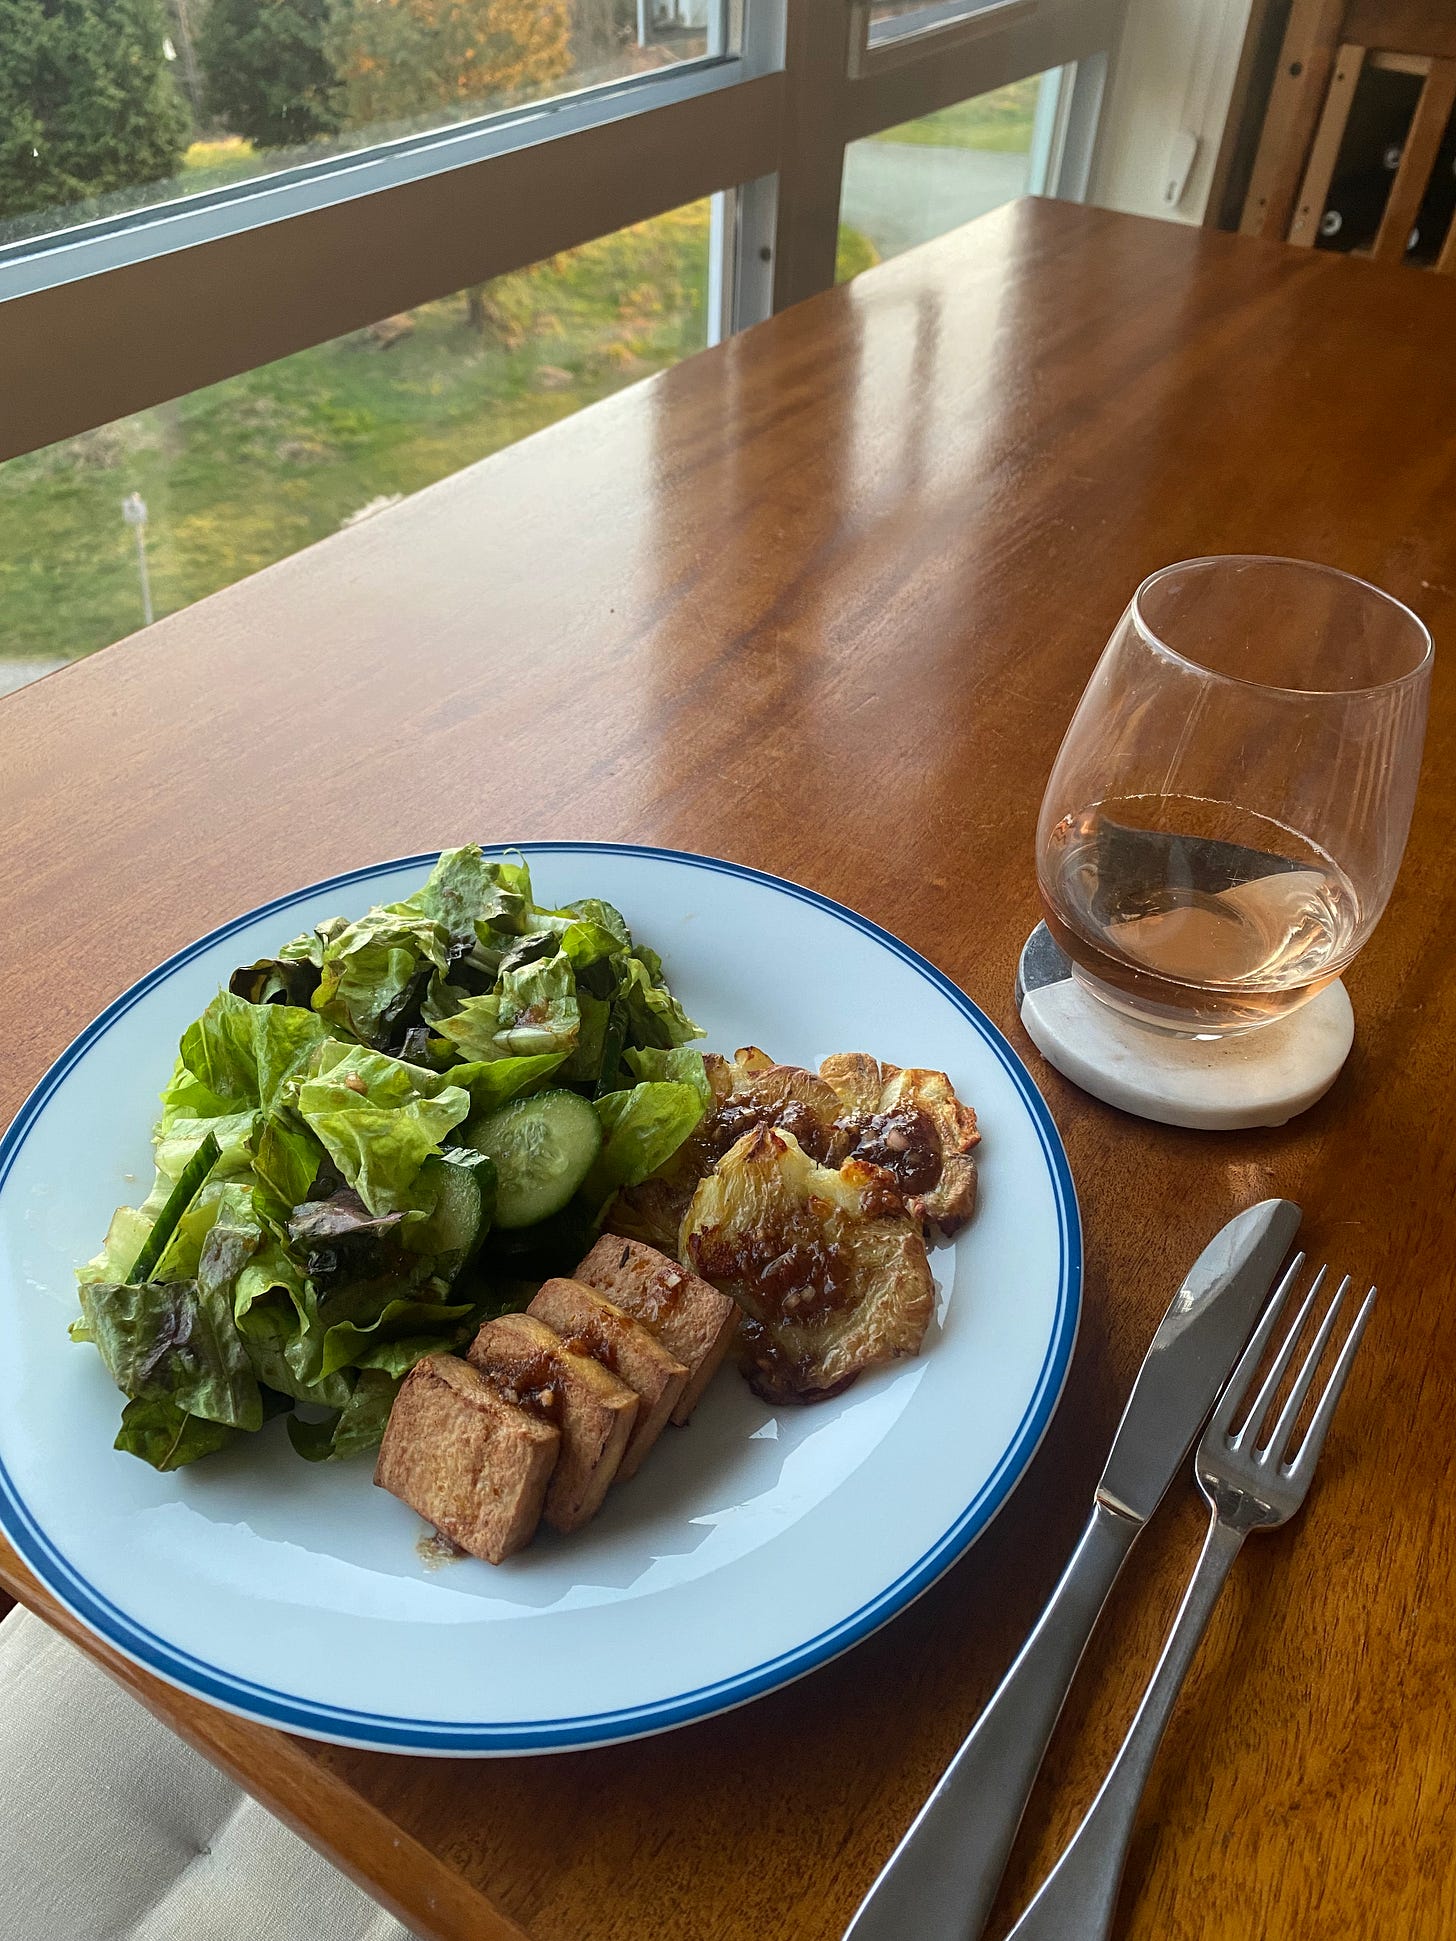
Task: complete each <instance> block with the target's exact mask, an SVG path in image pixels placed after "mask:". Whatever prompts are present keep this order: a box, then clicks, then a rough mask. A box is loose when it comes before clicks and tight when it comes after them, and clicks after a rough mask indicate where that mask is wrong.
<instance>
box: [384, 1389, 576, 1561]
mask: <svg viewBox="0 0 1456 1941" xmlns="http://www.w3.org/2000/svg"><path fill="white" fill-rule="evenodd" d="M560 1447H561V1434H560V1431H559V1430H558V1429H557V1428H556V1426H555V1424H554V1423H551V1422H547V1421H544V1420H542V1419H541V1418H540V1417H539V1416H536V1415H532V1414H529V1413H528V1412H527V1411H526V1410H525V1409H520V1408H515V1407H513V1406H512V1405H511V1403H509V1402H507V1401H506V1400H505V1399H504V1397H503V1396H502V1395H501V1394H500V1391H499V1390H498V1389H496V1388H495V1387H494V1386H493V1385H492V1384H491V1383H490V1382H488V1381H487V1380H486V1379H485V1377H484V1376H483V1375H480V1374H478V1373H477V1372H476V1370H475V1369H473V1368H470V1367H467V1365H466V1364H465V1363H464V1362H463V1361H459V1360H457V1358H456V1357H455V1356H454V1355H427V1356H426V1357H425V1359H424V1360H423V1361H417V1362H416V1363H415V1365H414V1367H413V1368H412V1369H411V1370H410V1372H409V1373H408V1375H406V1376H405V1378H404V1381H403V1383H402V1384H401V1387H400V1391H399V1394H398V1395H397V1396H396V1397H395V1398H394V1407H393V1408H392V1409H391V1410H390V1412H389V1422H388V1424H387V1426H386V1428H385V1431H384V1440H383V1442H382V1443H381V1444H380V1448H379V1461H378V1463H377V1465H376V1467H375V1471H374V1480H375V1482H376V1483H377V1484H378V1485H379V1487H380V1488H381V1489H387V1490H389V1491H390V1493H391V1494H392V1495H394V1496H397V1497H399V1498H400V1499H401V1501H402V1502H405V1503H408V1504H409V1506H410V1508H411V1509H412V1510H418V1511H419V1513H420V1515H421V1516H422V1517H424V1519H425V1521H426V1522H427V1523H433V1524H434V1526H435V1528H436V1529H437V1530H440V1531H442V1532H443V1533H444V1535H445V1536H447V1537H449V1538H450V1540H451V1542H452V1543H458V1544H459V1545H460V1548H461V1549H462V1550H468V1551H469V1552H470V1554H471V1555H472V1556H474V1557H483V1558H484V1559H485V1561H486V1562H487V1563H492V1564H498V1563H500V1562H501V1561H502V1560H503V1559H504V1558H506V1557H509V1556H510V1555H511V1553H512V1551H515V1550H520V1549H521V1548H522V1547H523V1546H524V1545H525V1544H528V1543H529V1542H530V1541H531V1538H532V1536H533V1535H534V1534H535V1530H536V1525H537V1523H538V1522H539V1520H540V1516H541V1509H542V1505H543V1503H544V1502H545V1498H546V1491H547V1487H548V1485H549V1483H550V1480H551V1472H552V1470H553V1469H554V1468H555V1466H556V1457H557V1452H558V1451H559V1449H560Z"/></svg>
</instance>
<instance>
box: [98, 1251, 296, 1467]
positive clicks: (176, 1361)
mask: <svg viewBox="0 0 1456 1941" xmlns="http://www.w3.org/2000/svg"><path fill="white" fill-rule="evenodd" d="M209 1245H211V1241H210V1242H209ZM207 1253H208V1250H206V1249H205V1250H204V1263H203V1269H204V1271H206V1270H207V1269H208V1267H209V1261H208V1258H207ZM81 1304H82V1307H83V1309H84V1311H85V1315H86V1322H87V1326H88V1328H89V1329H90V1333H91V1338H92V1340H93V1341H94V1342H95V1343H96V1346H97V1349H98V1350H99V1352H100V1355H101V1358H102V1360H103V1361H104V1362H105V1363H106V1366H107V1369H108V1370H109V1372H110V1374H111V1378H112V1380H113V1381H114V1382H115V1383H116V1385H117V1387H118V1388H119V1389H120V1390H121V1391H122V1393H123V1394H124V1395H127V1396H129V1397H130V1398H131V1399H132V1400H133V1401H167V1402H171V1403H173V1404H175V1406H176V1407H177V1408H178V1409H180V1410H182V1411H183V1412H184V1413H186V1414H188V1415H198V1416H202V1417H204V1418H205V1419H206V1420H207V1421H209V1422H218V1423H221V1424H223V1425H224V1426H225V1427H228V1428H233V1429H258V1428H261V1427H262V1424H263V1404H262V1398H261V1396H260V1395H259V1393H258V1383H257V1379H256V1377H255V1376H254V1373H253V1368H252V1364H251V1363H250V1361H249V1360H248V1355H247V1350H246V1348H245V1346H244V1344H243V1340H242V1337H241V1336H240V1335H239V1333H238V1330H237V1326H236V1323H235V1322H234V1320H233V1315H232V1306H231V1302H230V1300H229V1298H228V1297H227V1295H226V1294H221V1293H219V1291H218V1289H217V1288H216V1286H213V1285H208V1284H204V1283H202V1282H200V1281H145V1282H141V1283H139V1284H137V1285H131V1284H128V1283H115V1282H112V1283H108V1282H105V1281H91V1282H88V1283H87V1284H86V1285H85V1286H83V1288H82V1289H81Z"/></svg>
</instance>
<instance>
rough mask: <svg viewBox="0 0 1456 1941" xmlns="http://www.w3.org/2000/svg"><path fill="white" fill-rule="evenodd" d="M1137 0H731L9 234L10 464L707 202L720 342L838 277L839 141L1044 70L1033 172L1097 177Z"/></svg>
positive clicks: (0, 277) (1, 440)
mask: <svg viewBox="0 0 1456 1941" xmlns="http://www.w3.org/2000/svg"><path fill="white" fill-rule="evenodd" d="M1125 4H1126V0H981V4H979V5H977V4H976V0H946V4H944V5H941V4H928V5H927V7H926V8H924V9H921V10H920V11H919V12H918V13H916V14H911V15H906V16H903V17H902V18H901V19H900V20H898V21H895V22H888V23H883V28H884V31H881V28H880V27H879V26H874V25H873V24H872V23H871V21H870V18H869V5H868V0H742V13H741V16H740V15H739V13H738V12H737V6H738V0H727V3H726V5H725V10H724V11H723V12H722V13H721V14H720V15H719V19H720V21H721V22H722V23H723V31H722V36H721V38H722V41H723V45H721V46H716V47H715V48H714V49H713V51H710V53H709V54H708V55H707V56H706V57H704V58H703V59H700V60H696V61H691V62H684V63H682V64H681V65H680V66H679V67H675V68H665V69H662V70H660V71H657V72H654V73H652V74H647V75H641V76H635V77H633V78H632V79H630V80H627V81H623V82H617V83H608V84H606V85H604V86H601V87H596V88H590V89H584V90H582V91H580V92H579V93H576V94H570V95H565V96H562V97H559V98H557V99H554V100H550V101H545V102H539V103H533V104H531V105H529V106H527V107H524V108H520V109H514V110H510V111H507V112H505V113H501V114H495V115H487V116H481V117H479V118H478V119H476V120H473V121H470V122H466V123H463V124H460V125H459V126H455V127H450V128H446V129H442V130H438V131H433V132H430V133H427V134H422V135H413V136H408V137H405V138H404V139H402V140H399V141H394V142H387V143H381V144H379V145H377V146H375V147H371V148H366V149H361V150H360V151H358V152H357V153H354V154H347V155H342V156H336V157H330V158H326V159H322V160H320V161H318V162H314V163H308V164H305V165H303V166H302V167H298V168H291V169H287V170H283V171H281V172H279V173H276V174H273V175H266V176H261V177H259V178H257V179H256V180H254V181H250V182H245V183H240V184H236V185H233V186H231V187H229V188H225V189H220V190H214V191H211V192H209V193H205V194H202V195H198V196H193V197H189V198H187V199H186V200H184V201H181V202H176V203H171V204H164V205H162V206H160V207H156V208H151V209H143V210H139V211H137V212H135V213H134V214H131V215H124V216H115V217H110V218H106V219H103V220H100V221H97V222H92V223H88V224H83V225H79V226H78V227H76V228H74V229H70V230H65V231H62V232H60V233H59V234H56V235H53V236H48V237H38V238H32V239H29V240H26V241H23V242H19V243H14V244H11V245H9V246H6V247H3V248H0V459H3V458H6V457H11V456H14V455H15V454H17V453H20V452H25V451H30V450H33V449H36V448H37V447H39V446H43V445H48V444H52V443H54V442H55V441H57V440H58V439H61V438H66V437H71V436H74V435H75V434H77V433H78V432H82V431H86V430H89V429H91V428H92V427H94V426H96V425H100V424H105V423H108V422H109V421H111V420H113V419H116V418H120V417H124V416H126V415H128V414H129V413H131V412H134V411H138V410H141V409H143V408H145V407H146V406H149V405H153V404H158V403H160V402H162V401H163V400H165V399H167V398H172V397H178V396H181V395H183V394H184V393H186V392H189V391H193V390H196V389H198V388H199V387H201V386H203V385H207V384H213V383H216V382H218V381H219V380H220V379H223V378H226V377H230V376H233V375H235V374H236V373H238V372H240V371H243V370H248V369H252V368H254V367H255V366H257V365H260V364H265V363H270V362H272V361H273V360H274V359H276V358H279V357H284V356H287V355H289V354H290V353H291V352H294V351H298V350H303V349H306V348H308V347H309V346H310V345H313V344H318V343H322V342H324V341H326V340H328V339H329V338H332V337H336V336H339V335H342V334H343V333H344V332H346V331H350V330H355V329H358V328H361V327H362V326H363V325H365V324H367V323H370V322H373V321H375V320H376V319H378V318H380V317H384V316H389V315H393V314H394V313H396V312H398V311H401V310H406V309H410V308H412V307H414V306H415V305H417V304H421V303H425V302H429V301H431V300H433V299H436V298H439V297H443V296H448V295H450V294H452V293H453V292H455V291H457V290H460V289H464V288H466V287H468V286H470V285H473V284H477V283H482V282H485V281H487V280H488V279H490V278H491V277H494V276H499V275H501V274H503V273H505V272H506V271H509V270H513V269H519V268H521V267H523V266H524V265H525V264H527V263H532V262H538V261H540V260H541V259H543V258H544V257H547V256H550V255H554V254H555V253H556V252H558V251H560V250H564V249H570V248H573V247H575V246H576V245H578V244H580V243H583V242H587V241H590V240H591V239H592V238H593V237H597V236H602V235H606V234H610V233H611V232H612V231H614V230H617V229H621V228H623V227H625V226H626V225H627V224H629V223H634V222H640V221H643V220H645V219H647V218H649V217H651V216H655V215H660V214H662V213H664V212H665V211H667V210H669V209H673V208H677V207H679V206H681V205H682V204H684V203H688V202H693V201H696V200H698V199H700V198H702V197H706V196H713V197H714V218H713V240H714V243H715V245H716V247H715V249H714V256H713V261H714V270H713V275H712V279H711V285H712V287H711V289H710V292H709V299H710V301H709V339H710V341H717V340H718V339H719V338H721V337H722V336H725V335H727V334H728V333H729V332H730V331H732V330H735V329H741V328H743V327H744V326H745V325H747V324H750V323H753V322H757V321H758V320H759V319H760V318H762V317H764V316H766V315H768V314H769V312H770V310H772V309H779V308H782V307H783V306H784V305H785V304H787V303H791V302H795V301H798V300H799V299H800V298H802V297H805V296H810V295H813V294H815V293H816V292H818V291H820V290H823V289H827V288H828V287H829V286H830V284H831V283H832V282H833V278H834V256H835V243H836V237H837V231H838V218H839V198H840V188H841V184H842V179H843V170H844V150H845V147H846V145H847V144H848V143H849V142H851V141H856V140H859V139H862V138H863V137H864V136H866V135H871V134H875V133H878V132H879V131H880V130H882V129H884V128H891V127H895V126H897V125H898V124H900V123H902V122H905V121H910V120H913V119H915V118H917V117H918V116H920V115H923V114H928V113H930V112H931V111H932V110H934V109H936V108H941V107H947V106H949V105H951V104H952V103H954V102H957V101H962V100H965V99H967V98H968V97H970V96H972V95H976V94H982V93H985V92H987V91H988V90H990V89H992V88H996V87H1000V86H1002V85H1004V84H1005V83H1006V82H1008V81H1014V80H1019V79H1022V78H1023V77H1024V76H1026V75H1029V74H1036V73H1041V72H1044V71H1046V70H1048V69H1058V70H1060V80H1059V84H1058V85H1057V86H1056V87H1055V88H1054V89H1051V90H1044V91H1043V92H1044V95H1045V96H1046V98H1047V103H1048V106H1047V108H1046V112H1045V113H1044V114H1043V116H1042V117H1041V118H1040V119H1039V122H1038V128H1037V134H1036V138H1035V141H1034V146H1033V156H1032V186H1033V188H1034V189H1035V190H1038V191H1041V192H1049V193H1062V194H1079V193H1084V192H1085V185H1086V179H1087V173H1088V167H1089V165H1090V158H1091V150H1092V143H1093V140H1094V138H1095V132H1096V125H1097V112H1098V108H1099V105H1100V102H1101V99H1102V94H1103V89H1104V85H1105V75H1106V70H1107V59H1108V55H1109V52H1110V51H1111V50H1113V49H1115V46H1116V41H1117V36H1118V32H1119V28H1120V23H1121V18H1122V14H1123V11H1124V7H1125ZM930 16H934V17H933V18H931V17H930Z"/></svg>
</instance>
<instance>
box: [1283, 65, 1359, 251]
mask: <svg viewBox="0 0 1456 1941" xmlns="http://www.w3.org/2000/svg"><path fill="white" fill-rule="evenodd" d="M1364 65H1365V49H1364V48H1363V47H1356V46H1355V45H1354V44H1353V43H1352V42H1350V41H1346V42H1345V43H1344V45H1343V46H1342V47H1341V48H1340V51H1339V53H1338V54H1337V55H1336V56H1335V70H1334V73H1333V74H1331V76H1330V85H1329V87H1328V88H1327V89H1326V90H1325V105H1324V108H1323V110H1322V112H1321V114H1320V118H1319V127H1318V128H1317V129H1316V130H1315V136H1314V146H1313V148H1311V149H1310V151H1309V161H1308V163H1307V164H1306V165H1305V171H1304V180H1303V182H1302V183H1301V184H1300V187H1299V197H1298V200H1297V201H1296V202H1295V205H1294V219H1293V221H1292V222H1291V223H1290V225H1289V238H1288V240H1289V241H1290V242H1291V243H1298V244H1300V245H1301V246H1302V247H1303V248H1306V249H1307V248H1308V247H1309V246H1310V244H1311V243H1313V241H1314V239H1315V237H1316V236H1317V235H1318V234H1319V224H1320V217H1321V216H1322V215H1323V214H1324V212H1325V203H1326V201H1327V200H1328V199H1329V193H1330V183H1331V181H1332V180H1333V179H1334V173H1335V163H1336V162H1338V161H1339V159H1340V144H1341V143H1342V142H1343V141H1344V139H1345V124H1346V123H1347V122H1348V121H1349V119H1350V107H1351V104H1352V102H1353V101H1354V99H1355V89H1356V88H1357V87H1358V85H1359V82H1360V70H1361V69H1362V68H1363V67H1364Z"/></svg>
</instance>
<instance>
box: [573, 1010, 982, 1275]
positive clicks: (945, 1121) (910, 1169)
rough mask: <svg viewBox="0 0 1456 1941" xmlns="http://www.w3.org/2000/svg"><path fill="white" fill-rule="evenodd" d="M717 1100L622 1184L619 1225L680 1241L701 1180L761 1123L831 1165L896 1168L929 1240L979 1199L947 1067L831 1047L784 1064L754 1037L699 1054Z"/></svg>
mask: <svg viewBox="0 0 1456 1941" xmlns="http://www.w3.org/2000/svg"><path fill="white" fill-rule="evenodd" d="M703 1062H704V1065H705V1066H706V1068H707V1073H708V1082H709V1084H710V1085H711V1086H712V1088H713V1104H712V1105H711V1106H710V1107H709V1109H708V1111H707V1112H706V1113H705V1114H704V1117H703V1120H702V1122H701V1124H700V1125H699V1126H698V1128H697V1130H696V1131H695V1132H694V1133H693V1135H692V1136H691V1138H689V1139H688V1140H686V1141H685V1143H684V1144H683V1145H682V1146H680V1147H679V1148H678V1150H677V1152H676V1153H675V1154H674V1155H673V1157H672V1159H671V1161H670V1162H669V1163H668V1165H667V1166H666V1167H664V1168H663V1170H662V1171H661V1172H660V1173H657V1174H655V1175H654V1176H653V1178H651V1179H649V1180H645V1181H643V1183H642V1184H641V1185H640V1186H634V1187H632V1188H630V1189H629V1190H628V1191H627V1192H625V1193H622V1194H620V1195H619V1196H618V1198H617V1200H616V1202H615V1204H614V1206H613V1208H612V1212H611V1216H610V1218H609V1220H608V1226H609V1228H610V1230H611V1231H612V1232H613V1233H620V1234H623V1235H625V1236H626V1237H627V1238H629V1239H633V1240H643V1241H646V1242H647V1243H648V1244H649V1245H650V1246H654V1247H661V1248H664V1249H666V1250H668V1251H669V1252H670V1251H672V1250H673V1249H675V1247H676V1245H677V1240H678V1234H679V1230H680V1228H681V1225H682V1219H683V1215H684V1213H685V1212H686V1210H687V1206H688V1202H689V1201H690V1200H691V1199H692V1196H693V1192H694V1190H695V1188H696V1187H697V1184H698V1182H699V1180H701V1179H703V1178H704V1177H705V1176H706V1175H707V1174H709V1173H710V1172H711V1171H712V1169H713V1167H714V1166H715V1165H716V1164H717V1162H718V1161H719V1160H720V1159H721V1158H722V1156H723V1155H724V1153H726V1152H727V1151H728V1149H729V1148H730V1147H731V1146H733V1145H734V1144H736V1142H737V1141H738V1140H739V1139H741V1138H742V1137H743V1135H744V1134H745V1133H746V1132H749V1131H752V1130H753V1129H754V1128H755V1127H757V1126H772V1127H774V1128H775V1129H776V1130H778V1131H781V1132H788V1133H791V1134H792V1135H793V1137H794V1139H795V1140H796V1142H797V1143H798V1145H799V1146H800V1147H801V1148H802V1149H803V1150H804V1151H805V1152H806V1153H808V1155H809V1157H810V1158H811V1159H814V1160H817V1161H818V1162H819V1163H820V1164H822V1165H825V1166H830V1167H835V1166H839V1165H841V1164H842V1163H843V1162H844V1161H845V1160H846V1159H849V1158H856V1159H863V1160H865V1161H867V1162H868V1163H869V1164H870V1165H873V1166H878V1167H880V1168H882V1169H883V1170H884V1171H886V1172H888V1173H889V1174H891V1175H892V1177H893V1178H894V1181H895V1184H896V1186H897V1188H898V1189H899V1191H900V1194H901V1196H902V1198H903V1199H904V1201H905V1204H906V1206H907V1207H908V1209H909V1211H910V1212H911V1214H912V1215H913V1216H914V1217H915V1218H916V1219H917V1220H919V1221H920V1222H921V1224H922V1226H923V1227H924V1229H925V1232H926V1235H927V1237H928V1238H930V1239H932V1240H937V1241H941V1240H950V1239H952V1238H954V1236H955V1235H956V1234H957V1233H959V1232H960V1230H961V1228H962V1227H963V1226H964V1225H965V1224H966V1222H967V1221H968V1220H969V1219H970V1217H971V1214H972V1213H973V1212H974V1211H975V1205H976V1162H975V1160H974V1159H973V1158H972V1157H971V1155H972V1153H973V1152H974V1150H975V1148H976V1146H977V1145H978V1144H979V1143H980V1137H981V1135H980V1133H979V1132H978V1131H977V1130H976V1115H975V1113H974V1112H973V1111H972V1110H971V1109H970V1107H969V1106H966V1105H962V1104H961V1102H960V1100H959V1099H958V1098H957V1097H956V1095H955V1089H954V1087H953V1086H952V1085H951V1082H950V1080H949V1079H948V1078H947V1077H946V1075H945V1073H944V1072H935V1071H926V1070H922V1069H920V1068H918V1067H910V1068H907V1069H904V1070H901V1069H900V1068H899V1067H898V1066H895V1065H882V1064H881V1063H880V1062H879V1060H878V1059H876V1058H871V1057H869V1056H868V1055H867V1054H866V1053H864V1052H839V1053H836V1054H835V1055H834V1056H833V1057H830V1058H826V1059H825V1060H824V1061H823V1063H822V1064H821V1065H820V1067H819V1071H818V1073H817V1074H815V1073H814V1072H810V1071H805V1070H804V1069H803V1068H802V1067H801V1066H798V1065H777V1064H775V1063H774V1061H773V1059H771V1058H770V1057H769V1055H768V1053H767V1052H765V1051H760V1050H759V1049H758V1047H757V1046H756V1045H747V1046H745V1047H744V1048H743V1049H742V1050H740V1051H738V1052H736V1053H735V1054H734V1056H733V1057H732V1058H731V1059H727V1058H720V1057H717V1056H715V1055H714V1054H712V1053H709V1054H708V1056H707V1057H706V1058H705V1059H704V1061H703Z"/></svg>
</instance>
